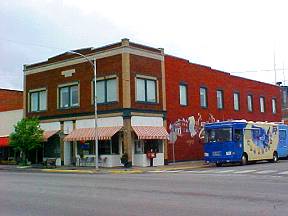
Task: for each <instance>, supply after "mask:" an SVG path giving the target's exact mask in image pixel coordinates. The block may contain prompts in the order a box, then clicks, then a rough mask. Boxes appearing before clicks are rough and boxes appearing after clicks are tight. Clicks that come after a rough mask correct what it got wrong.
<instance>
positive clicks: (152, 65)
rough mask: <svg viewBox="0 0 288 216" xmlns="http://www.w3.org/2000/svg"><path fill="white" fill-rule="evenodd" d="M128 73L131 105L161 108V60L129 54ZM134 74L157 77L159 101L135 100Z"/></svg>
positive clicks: (152, 108)
mask: <svg viewBox="0 0 288 216" xmlns="http://www.w3.org/2000/svg"><path fill="white" fill-rule="evenodd" d="M130 73H131V107H132V108H136V109H151V110H163V103H162V98H163V95H162V80H161V79H162V74H161V61H160V60H156V59H151V58H146V57H142V56H136V55H130ZM136 75H145V76H151V77H155V78H157V81H158V92H159V103H157V104H144V103H137V102H136V99H135V88H136V85H135V78H136Z"/></svg>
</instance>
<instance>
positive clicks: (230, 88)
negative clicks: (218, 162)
mask: <svg viewBox="0 0 288 216" xmlns="http://www.w3.org/2000/svg"><path fill="white" fill-rule="evenodd" d="M165 71H166V91H167V125H168V132H170V131H169V125H170V123H175V121H177V120H178V119H183V118H184V119H187V118H188V117H189V116H194V118H195V120H196V127H195V128H196V129H197V128H198V130H200V128H201V127H200V124H199V125H198V126H197V120H198V119H199V117H200V116H201V119H202V120H200V119H199V122H206V121H213V118H212V116H213V117H214V118H215V120H220V121H221V120H227V119H246V120H253V121H280V120H281V99H280V98H281V95H280V88H279V87H278V86H274V85H270V84H265V83H261V82H257V81H253V80H248V79H244V78H240V77H236V76H231V75H229V74H227V73H224V72H220V71H217V70H214V69H211V68H210V67H206V66H201V65H197V64H192V63H189V62H188V61H187V60H184V59H180V58H176V57H173V56H165ZM180 82H184V83H186V84H187V86H188V106H186V107H184V106H180V104H179V84H180ZM202 86H203V87H206V88H207V92H208V108H201V107H200V93H199V88H200V87H202ZM218 89H221V90H223V91H224V109H223V110H218V109H217V98H216V90H218ZM234 91H237V92H239V93H240V111H234V106H233V93H234ZM248 93H249V94H252V95H253V112H252V113H249V112H248V111H247V94H248ZM260 96H264V97H265V108H266V110H265V113H260V111H259V97H260ZM272 98H276V101H277V113H276V114H272V102H271V100H272ZM198 113H199V115H198ZM210 114H211V115H212V116H210ZM209 117H210V118H209ZM182 124H183V127H182V135H180V136H177V141H176V142H175V152H176V160H193V159H201V158H202V157H203V144H202V143H201V142H200V141H199V138H198V134H196V135H195V136H194V137H191V135H190V133H189V132H186V131H185V130H187V126H188V123H187V122H183V121H182ZM185 128H186V129H185ZM168 157H169V160H172V144H168Z"/></svg>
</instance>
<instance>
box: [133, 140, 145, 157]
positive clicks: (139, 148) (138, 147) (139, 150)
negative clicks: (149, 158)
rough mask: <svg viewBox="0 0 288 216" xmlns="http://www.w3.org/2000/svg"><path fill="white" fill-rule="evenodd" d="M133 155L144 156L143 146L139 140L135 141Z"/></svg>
mask: <svg viewBox="0 0 288 216" xmlns="http://www.w3.org/2000/svg"><path fill="white" fill-rule="evenodd" d="M134 143H135V154H144V145H143V142H141V140H135V142H134Z"/></svg>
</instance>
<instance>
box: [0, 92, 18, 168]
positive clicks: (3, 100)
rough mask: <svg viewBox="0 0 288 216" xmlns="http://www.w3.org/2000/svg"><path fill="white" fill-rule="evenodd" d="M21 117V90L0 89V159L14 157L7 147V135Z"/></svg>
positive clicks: (4, 159)
mask: <svg viewBox="0 0 288 216" xmlns="http://www.w3.org/2000/svg"><path fill="white" fill-rule="evenodd" d="M22 117H23V92H22V91H17V90H9V89H0V161H2V162H3V161H7V160H8V159H10V158H12V157H14V152H13V150H12V149H11V148H10V147H9V135H10V133H12V132H13V130H14V125H15V124H16V123H17V122H18V121H20V120H21V119H22Z"/></svg>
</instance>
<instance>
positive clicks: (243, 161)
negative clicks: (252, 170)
mask: <svg viewBox="0 0 288 216" xmlns="http://www.w3.org/2000/svg"><path fill="white" fill-rule="evenodd" d="M247 163H248V158H247V155H246V154H243V155H242V157H241V165H242V166H244V165H246V164H247Z"/></svg>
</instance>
